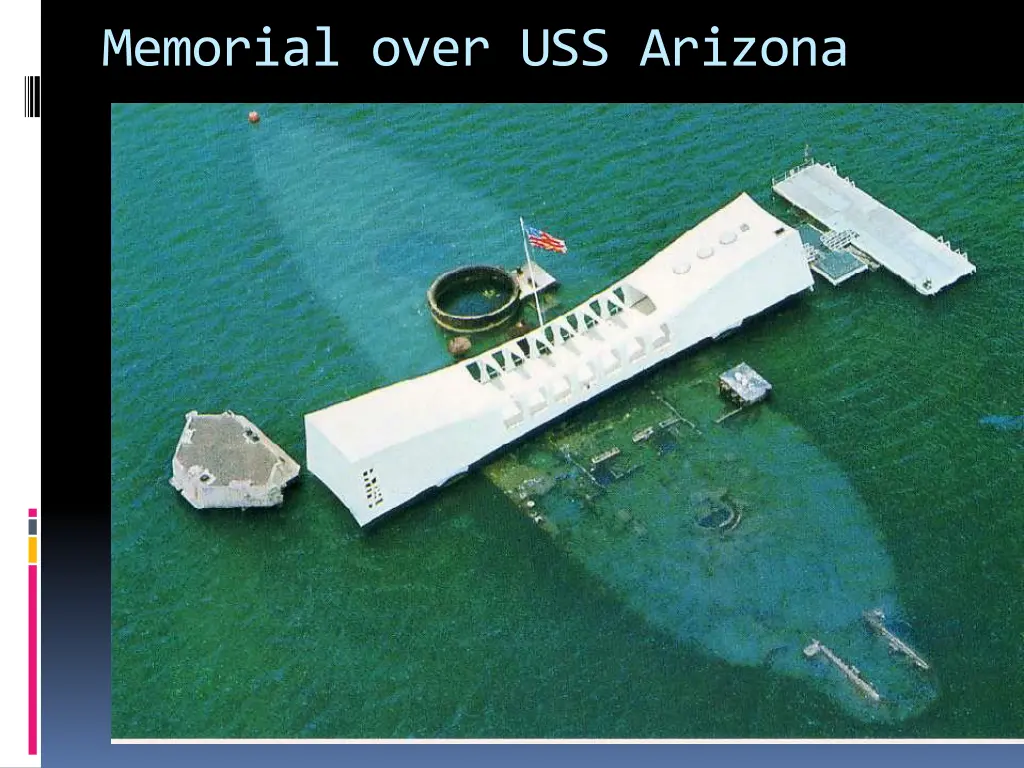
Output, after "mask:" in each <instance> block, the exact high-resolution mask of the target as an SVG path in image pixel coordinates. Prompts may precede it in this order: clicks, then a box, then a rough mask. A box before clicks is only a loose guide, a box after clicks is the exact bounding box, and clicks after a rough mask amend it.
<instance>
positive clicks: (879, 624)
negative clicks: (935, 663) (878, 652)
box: [864, 608, 931, 670]
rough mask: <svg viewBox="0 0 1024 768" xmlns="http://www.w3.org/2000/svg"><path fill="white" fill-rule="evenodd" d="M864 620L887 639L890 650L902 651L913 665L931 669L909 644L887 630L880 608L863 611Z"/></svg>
mask: <svg viewBox="0 0 1024 768" xmlns="http://www.w3.org/2000/svg"><path fill="white" fill-rule="evenodd" d="M864 621H866V622H867V623H868V626H869V627H871V629H873V630H874V631H875V632H877V633H878V634H879V635H881V636H882V637H883V638H884V639H885V640H886V641H888V643H889V647H890V648H891V649H892V650H894V651H896V653H902V654H903V655H904V656H906V657H907V658H908V659H910V661H912V662H913V663H914V665H915V666H917V667H919V668H921V669H923V670H929V669H931V665H930V664H929V663H928V662H927V661H925V660H924V659H922V658H921V656H920V654H918V652H917V651H915V650H914V649H913V648H911V647H910V646H909V645H907V644H906V643H905V642H903V641H902V640H900V639H899V638H898V637H896V635H894V634H893V633H892V632H890V631H889V629H888V628H887V627H886V626H885V614H884V613H883V612H882V609H881V608H875V609H874V610H873V611H865V612H864Z"/></svg>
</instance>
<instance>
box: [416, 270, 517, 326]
mask: <svg viewBox="0 0 1024 768" xmlns="http://www.w3.org/2000/svg"><path fill="white" fill-rule="evenodd" d="M520 300H521V296H520V291H519V283H518V282H517V281H516V279H515V278H514V277H512V275H510V274H509V273H508V272H506V271H505V270H503V269H500V268H499V267H489V266H484V265H474V266H468V267H459V268H457V269H453V270H451V271H450V272H445V273H444V274H443V275H440V276H439V277H438V278H437V279H436V280H434V282H433V283H432V284H431V286H430V290H428V291H427V304H428V305H429V306H430V314H431V315H433V316H434V321H435V322H436V323H437V324H438V325H439V326H441V327H442V328H444V329H445V330H447V331H454V332H456V333H480V332H481V331H489V330H492V329H494V328H498V327H500V326H502V325H504V324H505V323H507V322H509V321H510V320H512V318H514V317H515V316H516V314H518V312H519V305H520ZM473 304H476V305H477V306H471V305H473ZM478 307H479V309H478Z"/></svg>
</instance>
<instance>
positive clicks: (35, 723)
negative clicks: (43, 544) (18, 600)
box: [28, 565, 39, 755]
mask: <svg viewBox="0 0 1024 768" xmlns="http://www.w3.org/2000/svg"><path fill="white" fill-rule="evenodd" d="M38 578H39V566H38V565H30V566H29V567H28V753H29V754H30V755H38V754H39V658H38V648H39V636H38V633H37V626H38V619H39V611H38V605H37V600H38V597H39V587H38Z"/></svg>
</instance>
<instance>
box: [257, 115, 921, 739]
mask: <svg viewBox="0 0 1024 768" xmlns="http://www.w3.org/2000/svg"><path fill="white" fill-rule="evenodd" d="M253 159H254V164H255V167H256V169H257V176H258V177H259V179H260V182H261V184H262V186H263V189H264V192H265V194H266V196H267V199H268V201H269V204H270V206H271V208H272V209H273V210H274V211H275V214H276V216H277V219H278V223H279V226H280V228H281V230H282V232H284V233H285V236H286V238H288V239H289V241H290V242H291V248H292V250H293V252H294V253H295V254H296V258H297V259H298V260H299V262H300V265H301V269H302V270H303V271H304V273H305V274H306V275H307V279H308V280H309V284H310V288H311V290H313V291H315V292H316V293H317V295H318V297H319V299H320V301H321V302H322V303H323V304H325V305H326V306H328V307H332V308H334V311H336V312H337V314H338V316H339V317H343V318H344V320H345V325H346V328H347V332H348V333H349V334H350V337H354V339H355V343H357V344H358V347H359V352H360V356H361V357H365V359H366V361H367V364H368V365H369V366H371V367H372V368H373V369H374V370H375V371H376V372H377V373H376V375H375V376H373V378H375V379H380V382H379V383H391V382H393V381H397V380H399V379H401V378H406V377H408V376H411V375H417V374H421V373H425V372H427V371H429V370H433V369H435V368H437V367H439V366H440V365H443V364H445V363H446V362H447V361H448V360H447V358H446V356H445V355H444V353H443V351H442V345H441V344H439V343H438V335H439V334H438V331H437V329H436V328H435V327H433V326H432V325H431V323H430V322H429V318H427V317H425V314H426V309H425V307H424V302H423V294H424V288H425V285H426V284H427V283H428V282H429V280H430V279H432V277H433V276H435V275H436V274H438V273H440V272H442V271H446V270H447V269H451V268H453V267H454V266H458V265H460V264H461V263H466V262H467V261H468V258H467V257H468V256H469V254H466V256H464V255H463V254H464V251H463V250H462V244H461V242H460V238H459V237H458V236H455V235H454V233H453V232H452V231H451V229H449V228H446V227H445V226H444V222H447V221H467V220H472V221H473V222H474V239H475V240H476V242H477V246H476V248H477V250H478V251H479V250H480V249H481V248H482V249H483V250H484V251H485V252H487V253H488V254H489V256H490V257H491V260H492V261H495V260H497V259H495V258H494V255H495V254H508V257H509V258H510V259H512V258H514V256H513V254H514V253H515V251H514V249H513V248H512V243H510V240H509V233H508V231H507V229H508V228H507V226H505V225H506V223H507V221H508V220H509V219H510V218H511V217H510V216H509V215H508V214H506V213H503V212H502V211H500V210H499V209H498V208H497V207H496V206H494V205H492V204H491V203H489V202H488V200H487V199H486V198H480V197H477V196H474V195H471V194H468V193H467V192H466V191H465V190H462V189H460V188H458V186H457V185H455V184H454V183H452V182H451V181H450V180H448V179H447V178H445V177H444V176H443V175H441V174H438V173H437V172H435V171H433V170H432V169H430V168H426V167H420V166H417V165H415V164H413V163H411V162H408V161H405V160H399V159H396V158H395V157H393V156H391V155H390V154H389V153H387V152H386V151H384V150H383V149H381V148H380V147H378V146H375V145H373V144H370V143H366V142H362V141H357V140H352V139H345V138H341V139H339V138H338V137H334V136H331V135H330V134H328V133H326V132H320V131H317V130H314V129H313V128H312V127H311V126H310V125H308V124H304V123H302V122H291V123H289V124H288V125H287V126H282V127H281V128H280V129H279V130H276V131H266V132H263V133H262V134H261V135H259V136H257V137H254V140H253ZM338 179H344V181H345V183H344V184H338V183H337V180H338ZM392 214H394V215H392ZM381 217H385V218H387V220H388V224H389V225H388V226H384V225H383V223H382V222H381V221H380V220H379V219H380V218H381ZM402 222H405V223H404V224H402ZM406 228H407V231H406ZM396 340H400V341H396ZM724 362H725V361H724V360H721V358H720V355H719V354H717V353H716V352H715V351H713V350H711V351H705V352H702V353H701V355H700V356H698V357H696V358H693V359H688V360H685V361H683V362H680V363H677V364H674V365H670V366H668V367H666V368H664V369H663V370H661V371H660V372H659V373H658V374H657V375H656V377H655V378H653V379H649V380H648V381H646V383H644V384H643V386H640V385H637V386H633V387H628V388H626V389H624V390H622V391H621V392H619V393H617V394H616V395H615V396H614V397H612V398H609V399H605V400H603V401H602V402H601V403H599V404H592V405H591V406H590V407H589V409H588V410H586V411H585V412H583V413H582V414H581V415H579V416H576V417H573V418H570V419H568V420H566V421H564V422H562V423H561V424H559V425H558V426H556V427H554V428H552V429H550V430H548V431H547V432H546V433H545V434H543V435H541V436H539V437H536V438H534V439H531V440H529V441H527V442H525V443H523V444H522V445H521V446H520V447H518V448H517V449H516V450H514V451H513V452H511V453H509V454H507V455H505V456H504V457H502V458H501V459H499V460H497V461H495V462H494V463H492V464H491V465H489V466H488V467H487V468H486V469H485V470H484V473H485V474H486V476H487V477H489V478H490V479H491V480H492V481H493V482H494V483H495V484H496V485H498V486H499V487H500V488H501V489H502V490H503V491H505V492H506V493H507V494H508V495H509V496H510V497H511V498H512V499H513V501H515V502H516V503H517V504H519V505H520V506H521V507H522V508H523V510H524V511H525V512H526V513H527V514H528V516H529V517H530V518H531V519H533V520H534V521H535V522H537V523H538V524H539V527H540V528H542V529H544V530H545V531H546V532H547V533H548V534H550V535H551V536H552V537H553V540H554V541H555V542H557V543H558V544H559V545H560V546H561V547H563V548H564V549H565V550H566V551H568V553H569V554H570V556H571V557H572V558H573V559H574V560H576V561H578V562H579V563H581V564H582V565H583V566H584V567H585V568H586V569H587V570H588V571H589V572H590V573H592V574H594V575H595V576H597V577H598V578H599V579H600V580H601V581H602V582H603V583H605V584H607V585H608V586H609V587H610V588H611V589H612V590H613V592H614V593H615V594H616V596H617V597H618V599H621V600H623V601H624V602H625V603H626V604H628V605H629V606H631V607H632V608H633V609H634V610H636V611H637V612H638V613H639V615H641V616H643V617H644V619H645V621H647V622H648V623H650V624H651V625H653V626H657V627H659V628H661V629H662V630H665V631H667V632H669V633H670V634H671V635H672V636H673V637H676V638H678V639H680V640H683V641H685V642H686V643H688V644H691V645H693V646H695V647H698V648H700V649H702V650H703V651H705V652H706V653H708V654H710V655H712V656H714V657H718V658H720V659H723V660H725V661H726V662H729V663H731V664H734V665H739V666H742V667H751V668H765V669H771V670H773V672H775V673H779V674H782V675H785V676H788V677H792V678H800V679H802V680H805V681H807V682H809V683H811V684H812V685H814V686H815V687H817V688H818V689H820V690H822V691H824V692H826V693H827V694H828V695H829V696H831V697H833V698H834V699H835V700H836V701H837V702H838V703H839V704H840V706H842V707H843V708H844V709H845V710H847V711H848V712H849V713H851V714H853V715H854V716H856V717H858V718H860V719H864V720H869V721H871V720H878V721H889V720H900V719H904V718H906V717H908V716H910V715H913V714H916V713H918V712H919V711H921V710H922V709H923V708H924V707H926V706H927V705H928V704H929V703H930V702H931V701H932V700H933V699H934V697H935V695H936V689H935V685H934V681H933V680H931V679H929V678H926V677H922V676H920V675H917V674H916V672H915V671H914V670H911V669H908V668H907V665H905V664H901V663H900V660H898V659H897V660H894V659H892V658H890V657H889V653H888V648H887V646H885V644H884V643H881V642H880V641H879V640H878V638H876V637H874V636H873V635H872V632H871V631H870V629H869V628H867V627H866V626H865V622H864V619H863V615H862V614H863V612H864V611H866V610H869V609H872V608H875V607H881V608H883V609H884V610H885V612H886V613H887V614H888V615H899V606H898V601H897V598H896V596H895V594H894V589H895V588H894V577H893V572H892V566H891V563H890V561H889V558H888V555H887V554H886V552H885V549H884V546H883V545H882V543H881V541H880V540H879V537H878V535H877V533H876V531H875V530H874V529H873V527H872V522H871V519H870V517H869V516H868V515H867V513H866V510H865V508H864V505H863V503H862V502H861V501H860V500H859V498H858V497H857V495H856V493H855V492H854V490H853V488H852V487H851V485H850V484H849V482H848V481H847V480H846V478H845V477H844V476H843V474H842V473H841V472H840V471H839V470H838V468H836V467H835V466H834V465H832V464H830V463H829V462H828V461H827V460H826V459H825V457H824V456H823V455H822V454H821V453H820V452H818V451H817V450H816V449H815V447H814V446H813V444H811V442H810V440H809V438H808V436H807V435H806V434H804V433H803V432H802V431H801V430H800V429H799V428H797V427H796V426H795V425H793V424H791V423H788V422H787V421H786V420H785V419H784V418H782V417H781V416H780V415H778V414H777V413H775V412H773V411H772V410H771V408H770V406H764V407H762V408H759V409H757V410H754V411H751V412H747V413H743V414H740V415H739V416H737V417H735V418H734V419H732V420H730V421H727V422H725V423H723V424H720V425H719V424H715V423H714V422H715V419H716V418H717V417H718V416H720V415H722V404H721V403H720V402H719V401H717V399H716V398H715V397H714V396H709V394H708V392H709V391H712V390H713V388H714V381H715V378H716V376H717V373H718V372H719V371H718V370H717V369H716V366H722V370H724V367H725V366H724ZM367 378H368V377H364V380H366V379H367ZM676 409H681V410H683V411H685V412H686V414H687V415H686V416H684V417H682V418H681V417H680V416H679V415H678V414H677V410H676ZM645 430H650V434H646V435H644V432H645ZM612 450H614V451H617V453H616V455H615V456H608V455H607V454H608V453H609V452H610V451H612ZM601 456H605V458H604V459H602V458H600V457H601ZM813 639H818V640H820V641H821V643H823V644H825V645H827V646H829V648H831V649H832V650H833V651H834V652H835V654H836V655H837V657H842V658H843V659H845V660H846V661H847V662H848V664H850V665H851V666H852V665H856V667H859V669H860V670H861V672H860V674H862V675H863V677H864V678H865V679H867V680H869V681H870V684H871V685H872V686H875V687H876V688H877V689H878V691H879V693H880V694H881V695H882V699H883V702H882V703H881V704H880V705H876V704H874V703H872V702H870V701H868V700H866V699H865V696H864V695H863V694H862V692H861V691H860V690H858V689H857V686H856V684H854V682H855V681H851V680H850V679H846V678H844V676H843V673H842V671H841V669H840V666H839V664H838V663H833V664H830V663H827V662H825V661H823V658H822V657H821V656H820V655H819V656H817V657H815V658H808V657H807V656H806V655H805V654H804V653H803V651H804V649H805V648H807V646H808V644H809V643H810V642H811V641H812V640H813Z"/></svg>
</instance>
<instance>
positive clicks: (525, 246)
mask: <svg viewBox="0 0 1024 768" xmlns="http://www.w3.org/2000/svg"><path fill="white" fill-rule="evenodd" d="M519 229H521V230H522V232H523V252H524V253H525V254H526V267H527V269H529V270H530V282H531V283H532V284H533V300H534V301H535V302H537V319H538V320H540V324H541V325H544V313H543V312H541V310H540V291H538V290H537V278H536V277H534V275H533V261H531V260H530V243H529V242H528V241H527V239H526V223H525V222H524V221H523V217H522V216H520V217H519Z"/></svg>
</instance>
